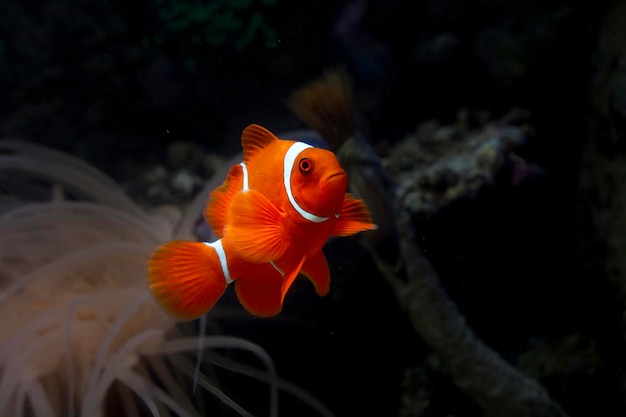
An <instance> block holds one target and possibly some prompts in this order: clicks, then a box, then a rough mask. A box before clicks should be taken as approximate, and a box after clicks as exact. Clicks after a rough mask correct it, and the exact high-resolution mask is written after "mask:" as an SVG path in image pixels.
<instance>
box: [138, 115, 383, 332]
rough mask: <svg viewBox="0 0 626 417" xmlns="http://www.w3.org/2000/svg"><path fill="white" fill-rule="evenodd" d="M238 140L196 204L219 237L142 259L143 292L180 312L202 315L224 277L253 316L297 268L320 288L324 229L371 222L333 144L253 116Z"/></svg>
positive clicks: (279, 297) (278, 304) (280, 292)
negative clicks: (238, 156)
mask: <svg viewBox="0 0 626 417" xmlns="http://www.w3.org/2000/svg"><path fill="white" fill-rule="evenodd" d="M242 147H243V153H244V157H243V162H242V163H240V164H238V165H233V166H232V167H231V169H230V171H229V173H228V176H227V177H226V179H225V180H224V183H223V184H222V185H221V186H220V187H218V188H217V189H215V190H214V191H213V192H212V193H211V196H210V199H209V202H208V203H207V206H206V209H205V211H204V216H205V219H206V221H207V222H208V223H209V225H210V226H211V228H212V229H213V231H214V233H215V234H216V236H218V237H219V239H218V240H216V241H215V242H187V241H172V242H167V243H165V244H164V245H162V246H161V247H159V248H158V249H157V250H156V251H155V252H154V253H153V254H152V257H151V258H150V260H149V263H148V283H149V286H150V289H151V291H152V294H153V295H154V296H155V298H156V299H157V301H158V302H159V303H160V304H161V305H162V306H163V307H164V308H165V310H166V311H168V312H169V313H170V314H172V315H174V316H176V317H178V318H179V319H181V320H192V319H195V318H197V317H200V316H201V315H203V314H205V313H206V312H207V311H209V310H210V309H211V308H212V307H213V306H214V305H215V303H216V302H217V301H218V300H219V298H220V297H221V295H222V294H223V292H224V291H225V289H226V287H227V285H229V284H230V283H233V282H234V285H235V291H236V293H237V297H238V299H239V301H240V302H241V304H242V305H243V306H244V308H245V309H246V310H248V311H249V312H250V313H251V314H253V315H255V316H258V317H271V316H274V315H276V314H278V313H279V312H280V311H281V309H282V305H283V301H284V298H285V295H286V293H287V291H288V290H289V288H290V286H291V284H292V283H293V281H294V280H295V278H296V277H297V276H298V274H300V273H302V274H303V275H304V276H306V277H307V278H309V280H310V281H311V282H312V283H313V285H314V287H315V291H316V293H317V294H318V295H320V296H324V295H326V294H327V293H328V291H329V288H330V272H329V268H328V263H327V262H326V258H325V256H324V254H323V252H322V247H323V246H324V244H325V243H326V241H327V240H328V238H329V237H331V236H348V235H351V234H354V233H357V232H360V231H364V230H371V229H375V228H376V226H375V225H374V223H373V222H372V219H371V217H370V214H369V212H368V211H367V208H366V207H365V205H364V204H363V202H362V201H361V200H359V199H357V198H355V197H354V196H352V195H350V194H348V193H346V188H347V184H348V179H347V175H346V173H345V171H344V170H343V169H342V168H341V166H340V164H339V162H338V161H337V158H336V157H335V155H334V154H333V153H332V152H330V151H328V150H325V149H321V148H315V147H312V146H310V145H307V144H305V143H302V142H296V141H289V140H282V139H278V138H277V137H276V136H274V135H273V134H272V133H271V132H270V131H268V130H267V129H265V128H263V127H261V126H259V125H254V124H253V125H250V126H248V127H247V128H246V129H245V130H244V132H243V134H242Z"/></svg>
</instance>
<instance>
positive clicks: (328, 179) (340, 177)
mask: <svg viewBox="0 0 626 417" xmlns="http://www.w3.org/2000/svg"><path fill="white" fill-rule="evenodd" d="M342 183H345V185H347V183H348V175H347V174H346V172H345V171H344V170H343V169H337V170H333V171H331V172H329V173H327V174H326V175H324V176H323V177H322V178H321V180H320V186H321V188H322V189H324V188H326V187H328V186H332V185H335V186H337V185H343V184H342Z"/></svg>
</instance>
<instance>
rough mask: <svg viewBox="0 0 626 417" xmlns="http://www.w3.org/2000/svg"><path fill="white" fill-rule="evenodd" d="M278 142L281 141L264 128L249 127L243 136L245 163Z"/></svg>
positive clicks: (252, 125)
mask: <svg viewBox="0 0 626 417" xmlns="http://www.w3.org/2000/svg"><path fill="white" fill-rule="evenodd" d="M276 140H279V139H278V138H277V137H276V136H275V135H274V134H273V133H272V132H270V131H269V130H267V129H266V128H264V127H263V126H259V125H257V124H251V125H249V126H248V127H246V128H245V129H244V131H243V133H242V135H241V146H242V148H243V161H244V162H246V163H247V162H248V161H250V159H251V158H253V157H254V155H255V154H256V153H258V152H259V151H260V150H262V149H264V148H266V147H267V146H268V145H269V144H271V143H272V142H274V141H276Z"/></svg>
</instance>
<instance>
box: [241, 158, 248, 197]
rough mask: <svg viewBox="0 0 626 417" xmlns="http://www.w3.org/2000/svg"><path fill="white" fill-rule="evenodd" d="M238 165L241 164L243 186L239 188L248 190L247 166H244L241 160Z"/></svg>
mask: <svg viewBox="0 0 626 417" xmlns="http://www.w3.org/2000/svg"><path fill="white" fill-rule="evenodd" d="M239 165H241V169H242V171H243V187H242V188H241V189H242V190H243V191H248V190H249V189H250V188H248V167H246V163H245V162H241V163H240V164H239Z"/></svg>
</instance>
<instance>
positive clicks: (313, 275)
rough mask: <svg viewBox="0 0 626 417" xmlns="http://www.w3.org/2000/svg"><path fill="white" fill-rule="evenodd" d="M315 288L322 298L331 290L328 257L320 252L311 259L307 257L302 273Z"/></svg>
mask: <svg viewBox="0 0 626 417" xmlns="http://www.w3.org/2000/svg"><path fill="white" fill-rule="evenodd" d="M300 272H302V274H303V275H304V276H306V277H307V278H308V279H309V280H310V281H311V282H312V283H313V286H314V287H315V292H316V293H317V295H319V296H320V297H322V296H324V295H326V294H328V291H329V290H330V270H329V268H328V262H327V261H326V256H324V253H323V252H322V251H321V250H320V251H319V252H317V253H316V254H314V255H313V256H311V257H307V258H306V260H305V261H304V264H303V265H302V270H301V271H300Z"/></svg>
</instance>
